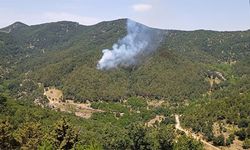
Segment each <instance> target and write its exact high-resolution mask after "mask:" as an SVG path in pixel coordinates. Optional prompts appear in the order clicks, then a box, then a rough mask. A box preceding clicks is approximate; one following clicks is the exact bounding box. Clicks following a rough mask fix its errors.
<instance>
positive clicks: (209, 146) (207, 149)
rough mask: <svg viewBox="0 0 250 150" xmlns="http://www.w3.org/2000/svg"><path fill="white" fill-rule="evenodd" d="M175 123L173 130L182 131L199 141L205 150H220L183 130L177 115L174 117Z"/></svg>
mask: <svg viewBox="0 0 250 150" xmlns="http://www.w3.org/2000/svg"><path fill="white" fill-rule="evenodd" d="M175 121H176V124H175V128H176V129H177V130H180V131H183V132H184V133H185V134H186V135H187V136H190V135H191V136H192V137H193V138H194V139H196V140H200V141H201V142H202V143H203V144H204V146H205V149H206V150H221V149H220V148H218V147H215V146H214V145H212V144H210V143H208V142H206V141H204V140H203V139H201V138H200V137H198V136H197V135H196V134H194V133H190V132H189V131H188V130H185V129H183V128H182V127H181V125H180V119H179V115H175Z"/></svg>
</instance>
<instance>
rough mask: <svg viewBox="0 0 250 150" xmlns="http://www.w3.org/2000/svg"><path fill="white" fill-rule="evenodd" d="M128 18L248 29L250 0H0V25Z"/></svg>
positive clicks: (162, 23) (196, 26)
mask: <svg viewBox="0 0 250 150" xmlns="http://www.w3.org/2000/svg"><path fill="white" fill-rule="evenodd" d="M119 18H130V19H133V20H135V21H138V22H141V23H143V24H146V25H148V26H151V27H157V28H163V29H180V30H197V29H206V30H220V31H225V30H247V29H250V5H249V0H0V28H1V27H4V26H7V25H10V24H12V23H14V22H15V21H21V22H23V23H25V24H28V25H33V24H41V23H46V22H55V21H62V20H66V21H76V22H79V23H80V24H83V25H92V24H96V23H98V22H100V21H108V20H114V19H119Z"/></svg>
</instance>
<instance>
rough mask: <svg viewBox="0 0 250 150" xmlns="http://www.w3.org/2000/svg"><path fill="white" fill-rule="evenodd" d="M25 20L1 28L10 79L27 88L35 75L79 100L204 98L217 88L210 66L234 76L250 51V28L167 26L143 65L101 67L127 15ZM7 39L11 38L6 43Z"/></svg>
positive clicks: (224, 73)
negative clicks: (92, 20) (89, 20)
mask: <svg viewBox="0 0 250 150" xmlns="http://www.w3.org/2000/svg"><path fill="white" fill-rule="evenodd" d="M19 24H20V26H21V27H20V28H16V30H11V31H10V32H9V33H0V38H1V39H0V46H2V48H1V49H0V52H1V53H2V55H4V57H7V56H8V58H10V59H9V61H10V63H9V65H8V64H7V66H6V67H9V68H11V70H12V71H11V76H10V75H9V76H8V77H6V78H9V79H11V80H9V81H8V83H15V84H16V85H17V86H16V87H15V88H16V90H17V91H19V92H21V89H25V87H20V86H19V84H20V83H22V82H23V80H24V79H30V80H32V81H34V82H35V83H42V84H43V85H44V86H45V87H47V86H57V87H58V88H60V89H62V90H63V91H64V93H65V96H66V97H65V98H70V99H75V100H79V101H83V100H100V99H102V100H119V99H121V98H125V97H129V96H132V95H140V96H145V97H151V98H157V99H160V98H165V99H170V100H179V101H184V100H187V99H194V98H198V97H201V96H202V95H203V94H206V93H207V92H208V91H209V90H211V87H210V85H209V82H208V81H207V80H206V78H207V72H208V70H214V71H219V72H221V73H222V74H223V75H225V77H226V78H227V79H229V78H231V76H232V75H237V73H236V74H235V73H234V72H233V71H234V68H231V67H230V64H233V62H235V61H236V63H240V62H241V60H243V59H246V58H249V54H250V53H249V52H250V50H249V49H250V42H249V41H250V31H242V32H215V31H203V30H199V31H172V30H162V32H167V34H166V37H165V41H163V42H162V43H161V46H160V47H159V48H158V49H157V51H155V53H153V54H152V55H150V56H149V57H148V58H147V59H145V61H144V62H143V63H142V64H140V65H139V66H136V67H134V68H130V69H126V68H120V69H117V70H110V71H100V70H97V69H96V64H97V62H98V60H99V59H100V58H101V55H102V52H101V50H102V49H105V48H111V47H112V44H113V43H115V42H116V41H117V40H119V39H120V38H122V37H123V36H124V35H126V19H120V20H115V21H110V22H101V23H99V24H96V25H93V26H83V25H79V24H78V23H74V22H66V21H63V22H56V23H46V24H41V25H34V26H26V25H21V23H19ZM6 29H7V28H5V29H2V31H6ZM155 30H158V29H155ZM7 41H8V42H10V44H7V45H6V42H7ZM1 43H2V45H1ZM13 47H14V48H13ZM13 50H16V51H13ZM2 55H1V57H3V56H2ZM0 64H4V62H1V63H0ZM225 68H230V70H229V69H225ZM231 70H233V71H231ZM10 77H11V78H10ZM220 86H222V87H223V86H227V85H224V84H220ZM213 88H215V87H213ZM212 90H216V89H212Z"/></svg>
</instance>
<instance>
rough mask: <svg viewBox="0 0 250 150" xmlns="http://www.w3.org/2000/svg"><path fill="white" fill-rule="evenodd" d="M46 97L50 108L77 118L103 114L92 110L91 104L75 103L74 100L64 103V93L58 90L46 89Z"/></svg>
mask: <svg viewBox="0 0 250 150" xmlns="http://www.w3.org/2000/svg"><path fill="white" fill-rule="evenodd" d="M44 95H45V96H46V97H47V99H48V100H49V106H50V107H51V108H53V109H56V110H59V111H64V112H68V113H74V114H75V115H76V116H79V117H82V118H86V119H88V118H90V117H91V115H92V114H93V113H95V112H103V111H102V110H99V109H93V108H91V106H90V105H91V104H90V103H75V102H74V101H73V100H65V101H63V93H62V91H61V90H58V89H56V88H46V89H44Z"/></svg>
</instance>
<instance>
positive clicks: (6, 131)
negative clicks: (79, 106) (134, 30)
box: [0, 19, 250, 150]
mask: <svg viewBox="0 0 250 150" xmlns="http://www.w3.org/2000/svg"><path fill="white" fill-rule="evenodd" d="M153 30H157V31H160V32H164V33H166V34H164V35H165V37H164V38H163V39H164V40H163V41H162V42H161V44H160V46H159V47H158V49H157V50H156V51H155V52H154V53H152V54H151V55H149V56H148V57H147V58H145V59H143V61H142V62H141V63H140V64H138V65H136V66H132V67H130V68H118V69H113V70H106V71H101V70H98V69H96V65H97V62H98V60H99V59H100V58H101V56H102V51H101V50H102V49H105V48H110V47H112V45H113V43H115V42H116V41H117V40H119V39H121V38H122V37H123V36H125V35H126V19H120V20H115V21H108V22H101V23H99V24H96V25H93V26H83V25H80V24H78V23H75V22H67V21H62V22H55V23H46V24H40V25H32V26H28V25H25V24H23V23H21V22H16V23H14V24H12V25H10V26H8V27H6V28H3V29H0V107H1V115H0V121H1V122H0V126H1V133H0V145H1V148H0V149H44V150H45V149H74V148H75V149H181V150H182V149H203V146H202V144H201V143H200V142H199V141H196V140H194V139H192V138H190V137H188V136H185V134H184V133H181V132H178V131H176V129H175V127H174V124H175V119H174V114H181V117H180V119H181V125H182V126H183V127H185V128H187V129H191V130H192V132H195V133H200V134H202V135H203V136H204V139H206V140H207V141H211V143H213V144H214V145H216V146H229V145H231V144H233V141H234V140H235V139H237V140H240V141H243V147H244V148H250V117H249V116H250V67H249V66H250V30H248V31H234V32H217V31H205V30H197V31H176V30H160V29H153ZM46 87H56V88H57V89H60V90H62V91H63V94H64V96H63V99H64V100H68V99H70V100H74V101H75V102H91V107H92V108H96V109H100V110H103V111H104V112H102V113H94V114H93V115H92V116H91V118H90V119H83V118H79V117H76V116H74V115H73V114H68V113H65V112H60V111H54V110H51V109H50V108H48V107H44V108H42V107H40V106H36V105H35V104H34V103H33V102H34V100H38V101H39V102H41V103H43V104H45V103H47V101H48V100H47V98H46V97H45V96H44V95H43V93H44V88H46ZM149 100H156V101H162V100H163V101H164V103H165V105H162V106H160V107H150V108H147V107H148V104H147V102H146V101H149ZM121 114H124V115H121ZM156 115H163V116H165V118H164V120H163V121H162V122H159V123H157V125H156V126H154V127H146V126H145V123H146V122H148V121H149V120H150V119H153V118H154V117H155V116H156ZM217 126H218V127H217ZM215 131H216V132H215Z"/></svg>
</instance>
